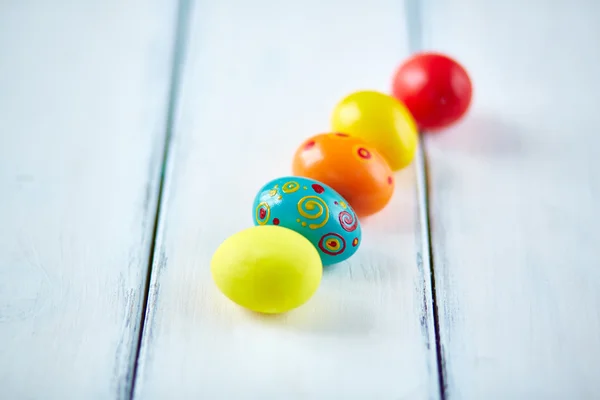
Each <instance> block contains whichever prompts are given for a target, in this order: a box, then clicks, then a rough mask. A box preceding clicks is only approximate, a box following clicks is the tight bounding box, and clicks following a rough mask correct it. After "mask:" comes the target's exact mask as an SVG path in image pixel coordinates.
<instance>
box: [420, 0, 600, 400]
mask: <svg viewBox="0 0 600 400" xmlns="http://www.w3.org/2000/svg"><path fill="white" fill-rule="evenodd" d="M422 15H423V17H424V26H423V29H424V34H425V40H424V45H425V47H426V48H433V49H436V50H443V51H446V52H449V53H451V54H453V55H455V56H456V57H458V58H459V59H460V60H461V61H463V62H464V64H465V65H466V66H467V67H468V68H469V70H470V71H471V73H472V77H473V79H474V82H475V90H476V93H475V102H474V108H473V109H472V113H471V115H470V117H469V118H468V119H467V120H465V121H464V123H462V124H460V125H459V126H457V127H456V128H455V129H452V130H450V131H448V132H445V133H443V134H441V135H439V136H435V137H434V136H431V137H430V140H427V143H426V148H427V152H428V155H429V167H430V168H429V172H430V186H431V193H430V201H431V206H432V211H431V213H432V227H433V249H434V253H433V259H434V262H435V265H434V268H435V278H436V289H437V300H438V302H439V303H440V306H441V309H440V310H439V311H440V328H441V339H442V341H441V344H442V349H443V357H444V360H445V365H444V370H445V374H446V376H445V379H446V384H447V393H446V394H447V396H446V397H447V398H448V399H586V400H587V399H597V398H600V385H599V384H598V377H599V376H600V367H599V366H598V359H599V358H600V311H599V310H600V294H599V293H600V290H599V289H600V253H599V251H598V233H597V229H598V226H599V225H600V212H599V211H598V204H599V202H600V178H599V176H600V159H598V155H599V154H600V153H599V151H598V149H599V148H600V136H599V135H598V126H599V124H600V113H599V112H598V105H599V104H600V95H599V93H600V75H599V65H600V45H599V44H598V43H599V42H598V40H599V39H600V3H599V2H597V1H593V0H589V1H585V0H572V1H566V0H535V1H529V2H525V1H523V2H517V1H514V0H513V1H504V2H502V1H494V0H486V1H482V0H429V1H427V2H425V9H424V10H423V13H422Z"/></svg>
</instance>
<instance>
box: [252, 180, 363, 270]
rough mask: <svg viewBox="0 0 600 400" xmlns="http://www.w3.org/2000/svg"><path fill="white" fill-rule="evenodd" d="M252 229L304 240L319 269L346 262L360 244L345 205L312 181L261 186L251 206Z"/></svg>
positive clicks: (357, 227)
mask: <svg viewBox="0 0 600 400" xmlns="http://www.w3.org/2000/svg"><path fill="white" fill-rule="evenodd" d="M253 217H254V218H253V220H254V225H279V226H282V227H284V228H288V229H291V230H293V231H296V232H298V233H300V234H301V235H303V236H304V237H306V238H307V239H308V240H309V241H310V242H311V243H312V244H313V245H314V246H315V248H316V249H317V250H318V252H319V255H320V256H321V260H322V262H323V265H331V264H335V263H339V262H341V261H344V260H347V259H348V258H349V257H351V256H352V255H354V253H356V251H357V250H358V248H359V245H360V242H361V235H362V231H361V227H360V221H359V220H358V217H357V216H356V213H355V212H354V210H353V209H352V207H350V205H349V204H348V202H347V201H346V200H345V199H344V198H343V197H342V196H341V195H340V194H339V193H337V192H336V191H335V190H333V189H332V188H330V187H329V186H327V185H325V184H323V183H321V182H318V181H316V180H313V179H309V178H304V177H299V176H286V177H281V178H277V179H274V180H272V181H270V182H269V183H267V184H266V185H264V186H263V187H262V188H261V189H260V190H259V191H258V194H257V195H256V197H255V199H254V204H253Z"/></svg>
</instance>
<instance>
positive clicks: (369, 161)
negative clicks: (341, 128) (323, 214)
mask: <svg viewBox="0 0 600 400" xmlns="http://www.w3.org/2000/svg"><path fill="white" fill-rule="evenodd" d="M292 170H293V174H294V175H296V176H304V177H307V178H311V179H314V180H317V181H320V182H323V183H324V184H326V185H328V186H330V187H331V188H333V189H334V190H335V191H337V192H338V193H339V194H340V195H342V197H344V198H345V199H346V200H347V201H348V202H349V203H350V206H351V207H352V208H353V209H354V211H355V212H356V213H357V214H358V216H359V217H366V216H369V215H372V214H375V213H376V212H378V211H380V210H381V209H383V208H384V207H385V206H386V204H387V203H388V202H389V201H390V198H391V197H392V194H393V192H394V178H393V176H392V175H393V173H392V170H391V168H390V166H389V165H388V163H387V162H386V161H385V159H384V158H383V156H382V155H381V154H379V153H378V152H377V150H375V147H373V146H371V145H370V144H368V143H367V142H365V141H364V140H363V139H360V138H357V137H352V136H349V135H347V134H345V133H323V134H319V135H316V136H313V137H311V138H310V139H307V140H306V141H305V142H304V143H302V145H300V147H299V148H298V150H296V153H295V155H294V161H293V165H292Z"/></svg>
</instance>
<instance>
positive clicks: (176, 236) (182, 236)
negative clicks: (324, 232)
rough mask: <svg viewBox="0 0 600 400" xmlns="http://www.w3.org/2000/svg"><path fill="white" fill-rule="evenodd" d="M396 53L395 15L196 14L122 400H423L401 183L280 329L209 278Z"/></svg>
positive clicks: (403, 46) (401, 39) (426, 384)
mask: <svg viewBox="0 0 600 400" xmlns="http://www.w3.org/2000/svg"><path fill="white" fill-rule="evenodd" d="M367 14H368V18H365V17H366V15H367ZM406 39H407V37H406V31H405V23H404V8H403V4H402V3H401V2H398V1H392V0H376V1H373V2H372V3H370V4H367V3H365V2H354V1H351V2H348V1H345V0H335V1H329V2H320V1H317V0H307V1H303V2H278V1H275V0H270V1H267V0H261V1H255V2H241V1H237V0H221V1H219V2H197V3H196V5H195V8H194V10H193V15H192V19H191V31H190V38H189V48H188V54H187V61H186V64H185V67H184V68H185V73H184V76H183V80H182V94H181V97H180V99H179V104H178V114H177V117H176V124H175V130H174V139H173V147H172V152H171V154H170V157H169V161H168V170H167V181H166V182H167V184H166V187H165V198H164V202H165V203H164V205H163V212H162V213H161V216H160V225H159V234H158V243H157V249H156V251H157V254H156V257H155V260H156V262H155V263H154V265H153V273H152V280H151V287H150V298H149V314H148V316H147V321H146V326H145V330H144V337H143V342H142V345H143V347H142V353H141V358H140V370H139V376H138V379H137V384H136V398H138V399H164V398H167V397H169V398H180V399H191V398H203V399H240V400H243V399H260V400H275V399H288V400H293V399H327V400H332V399H400V398H402V399H436V398H438V393H439V390H438V387H437V382H438V378H437V367H436V364H435V341H434V337H433V323H432V319H431V315H432V313H431V312H429V311H428V310H431V304H430V287H429V283H428V278H429V272H428V271H427V270H426V271H423V267H422V266H421V265H419V264H418V263H417V260H418V255H417V253H419V252H421V251H422V249H421V247H420V230H419V229H420V228H419V224H418V215H419V214H418V205H417V201H416V199H417V193H416V185H415V178H414V175H415V174H414V170H412V169H409V170H406V171H404V173H402V174H399V175H398V176H397V182H398V188H397V192H396V194H395V197H394V199H393V202H392V204H391V205H390V206H389V207H388V208H387V209H386V210H385V212H383V213H381V214H379V215H378V216H377V217H375V218H373V219H372V220H369V221H364V226H363V228H364V242H363V244H362V248H361V249H360V250H359V252H358V253H357V255H356V256H355V257H354V258H352V259H351V260H350V261H349V262H344V263H342V264H339V265H337V266H336V267H333V268H331V269H330V270H328V271H326V273H325V276H324V279H323V282H322V286H321V288H320V289H319V291H318V292H317V294H316V296H315V297H313V299H311V301H310V302H309V303H307V304H306V305H304V306H303V307H302V308H300V309H298V310H296V311H295V312H292V313H290V314H289V315H287V316H283V317H270V318H266V317H265V318H260V317H258V316H256V315H252V314H249V313H247V312H245V311H244V310H241V309H240V308H239V307H237V306H235V305H233V304H232V303H231V302H230V301H228V300H227V299H226V298H225V297H224V296H222V295H221V294H220V293H219V292H218V291H217V289H216V288H215V286H214V284H213V282H212V280H211V276H210V270H209V262H210V259H211V256H212V253H213V251H214V250H215V249H216V248H217V246H218V245H219V244H220V243H221V242H222V241H223V240H224V239H225V238H227V237H228V236H229V235H231V234H233V233H235V232H237V231H238V230H241V229H243V228H245V227H248V226H251V224H252V218H251V217H252V209H251V208H252V199H253V197H254V196H255V194H256V191H257V190H258V189H259V188H260V186H261V185H262V184H264V183H265V182H267V181H268V180H270V179H271V178H274V177H277V176H283V175H287V174H290V169H291V158H292V155H293V153H294V151H295V149H296V146H297V145H299V144H300V143H301V142H302V141H303V140H304V139H305V138H306V137H308V136H309V135H313V134H316V133H319V132H322V131H327V130H328V129H329V114H330V112H331V110H332V108H333V106H334V105H335V103H336V102H337V101H338V100H339V99H340V98H341V97H342V96H344V95H346V94H347V93H349V92H351V91H353V90H357V89H361V88H374V89H381V90H387V89H388V85H389V81H390V77H391V74H392V72H393V69H394V67H395V66H396V63H397V62H399V60H401V59H402V58H403V57H405V56H406V55H407V54H408V53H407V40H406Z"/></svg>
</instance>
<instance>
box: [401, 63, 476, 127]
mask: <svg viewBox="0 0 600 400" xmlns="http://www.w3.org/2000/svg"><path fill="white" fill-rule="evenodd" d="M472 92H473V89H472V84H471V79H470V77H469V74H468V73H467V71H466V70H465V68H464V67H463V66H462V65H460V64H459V63H458V62H457V61H456V60H454V59H452V58H450V57H448V56H446V55H443V54H439V53H418V54H416V55H414V56H412V57H411V58H409V59H408V60H406V61H405V62H404V63H403V64H402V65H400V66H399V67H398V69H397V70H396V73H395V75H394V78H393V83H392V93H393V96H394V97H395V98H396V99H398V100H399V101H401V102H402V103H404V105H405V106H406V107H407V108H408V109H409V110H410V112H411V114H412V115H413V117H414V119H415V121H416V122H417V124H418V126H419V128H420V129H421V130H425V131H435V130H439V129H443V128H446V127H448V126H450V125H452V124H454V123H455V122H457V121H458V120H459V119H461V118H462V117H463V116H464V115H465V114H466V112H467V110H468V109H469V106H470V104H471V97H472Z"/></svg>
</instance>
